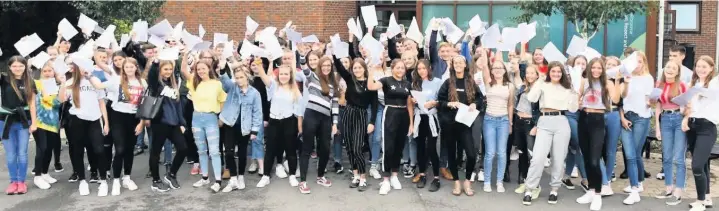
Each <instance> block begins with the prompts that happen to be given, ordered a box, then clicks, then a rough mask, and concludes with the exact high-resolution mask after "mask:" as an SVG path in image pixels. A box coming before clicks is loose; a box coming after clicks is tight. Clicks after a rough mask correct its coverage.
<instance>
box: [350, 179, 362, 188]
mask: <svg viewBox="0 0 719 211" xmlns="http://www.w3.org/2000/svg"><path fill="white" fill-rule="evenodd" d="M359 184H360V180H359V178H353V179H352V182H350V188H357V187H359Z"/></svg>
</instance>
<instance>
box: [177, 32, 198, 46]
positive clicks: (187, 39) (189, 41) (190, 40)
mask: <svg viewBox="0 0 719 211" xmlns="http://www.w3.org/2000/svg"><path fill="white" fill-rule="evenodd" d="M182 42H184V43H185V48H189V49H193V48H195V45H197V44H199V43H202V38H199V37H197V36H195V35H192V34H190V33H183V35H182Z"/></svg>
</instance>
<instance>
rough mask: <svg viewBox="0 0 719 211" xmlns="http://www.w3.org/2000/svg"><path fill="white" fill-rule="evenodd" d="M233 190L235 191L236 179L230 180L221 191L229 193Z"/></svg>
mask: <svg viewBox="0 0 719 211" xmlns="http://www.w3.org/2000/svg"><path fill="white" fill-rule="evenodd" d="M235 189H237V177H232V178H230V181H228V182H227V185H226V186H225V188H223V189H222V192H223V193H229V192H232V190H235Z"/></svg>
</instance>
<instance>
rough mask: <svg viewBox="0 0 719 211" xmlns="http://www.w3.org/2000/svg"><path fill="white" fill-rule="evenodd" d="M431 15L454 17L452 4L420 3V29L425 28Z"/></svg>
mask: <svg viewBox="0 0 719 211" xmlns="http://www.w3.org/2000/svg"><path fill="white" fill-rule="evenodd" d="M433 17H437V18H444V17H447V18H451V19H454V5H422V20H421V21H422V23H421V24H422V26H424V27H422V29H427V25H428V24H429V21H430V20H432V18H433ZM417 21H420V20H417Z"/></svg>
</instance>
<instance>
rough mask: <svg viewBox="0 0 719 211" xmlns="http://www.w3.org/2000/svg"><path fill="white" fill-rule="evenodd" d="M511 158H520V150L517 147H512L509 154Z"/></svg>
mask: <svg viewBox="0 0 719 211" xmlns="http://www.w3.org/2000/svg"><path fill="white" fill-rule="evenodd" d="M509 160H519V151H518V150H517V148H516V147H512V152H511V153H510V154H509Z"/></svg>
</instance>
